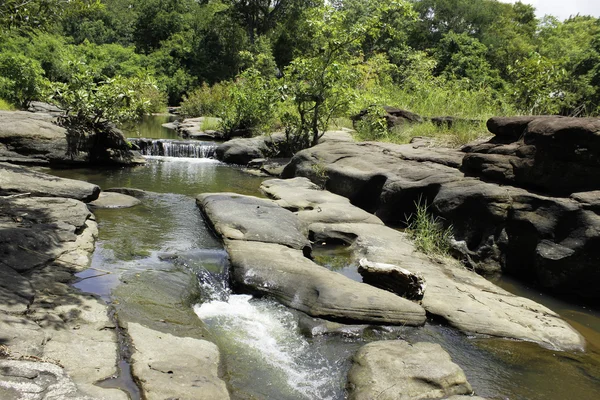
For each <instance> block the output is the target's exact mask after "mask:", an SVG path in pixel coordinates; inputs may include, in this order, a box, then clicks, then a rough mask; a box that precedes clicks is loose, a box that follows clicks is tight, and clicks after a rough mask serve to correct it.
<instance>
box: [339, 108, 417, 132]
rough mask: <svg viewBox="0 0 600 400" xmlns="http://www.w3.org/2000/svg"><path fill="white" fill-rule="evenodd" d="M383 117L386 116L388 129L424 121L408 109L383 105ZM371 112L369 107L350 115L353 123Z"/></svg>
mask: <svg viewBox="0 0 600 400" xmlns="http://www.w3.org/2000/svg"><path fill="white" fill-rule="evenodd" d="M382 108H383V111H384V113H383V118H385V121H386V124H387V127H388V129H390V128H393V127H395V126H402V125H405V124H414V123H421V122H423V118H421V116H419V115H417V114H415V113H413V112H410V111H407V110H402V109H399V108H396V107H390V106H383V107H382ZM368 113H369V109H368V108H367V109H364V110H361V111H360V112H359V113H358V114H356V115H353V116H351V117H350V119H351V120H352V123H353V124H356V123H357V122H359V121H361V120H363V119H364V118H365V116H366V115H367V114H368Z"/></svg>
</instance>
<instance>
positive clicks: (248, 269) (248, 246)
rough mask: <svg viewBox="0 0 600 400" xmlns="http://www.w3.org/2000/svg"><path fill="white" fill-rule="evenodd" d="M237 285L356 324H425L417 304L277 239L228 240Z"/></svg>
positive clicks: (245, 290) (295, 306) (291, 305)
mask: <svg viewBox="0 0 600 400" xmlns="http://www.w3.org/2000/svg"><path fill="white" fill-rule="evenodd" d="M226 248H227V251H228V252H229V256H230V259H231V268H232V276H231V277H232V280H233V281H234V284H235V286H236V287H237V288H238V289H240V290H242V291H244V292H250V293H253V294H258V295H269V296H272V297H274V298H275V299H277V300H278V301H279V302H281V303H282V304H285V305H287V306H288V307H291V308H294V309H297V310H300V311H302V312H305V313H307V314H309V315H311V316H314V317H321V318H327V319H332V320H337V321H352V322H358V323H377V324H388V325H404V324H406V325H412V326H414V325H422V324H423V323H424V322H425V312H424V310H423V309H422V308H421V307H420V306H419V305H417V304H415V303H413V302H411V301H409V300H406V299H403V298H401V297H398V296H396V295H394V294H392V293H389V292H387V291H384V290H381V289H377V288H375V287H372V286H370V285H365V284H362V283H359V282H355V281H353V280H351V279H349V278H346V277H345V276H343V275H341V274H338V273H336V272H332V271H329V270H328V269H326V268H323V267H321V266H320V265H317V264H315V263H313V262H312V261H310V260H309V259H307V258H306V257H304V255H303V254H302V253H301V252H300V251H298V250H294V249H290V248H288V247H284V246H282V245H279V244H271V243H253V242H247V241H244V240H228V241H227V242H226Z"/></svg>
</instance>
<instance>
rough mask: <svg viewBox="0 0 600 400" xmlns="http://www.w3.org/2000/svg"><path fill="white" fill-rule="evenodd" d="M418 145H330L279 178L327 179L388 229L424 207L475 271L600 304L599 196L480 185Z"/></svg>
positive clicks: (452, 158) (304, 155)
mask: <svg viewBox="0 0 600 400" xmlns="http://www.w3.org/2000/svg"><path fill="white" fill-rule="evenodd" d="M551 120H552V118H546V119H542V121H546V122H548V121H551ZM560 120H561V121H562V120H568V119H564V118H563V119H560ZM528 121H529V120H528ZM527 123H529V122H527ZM415 145H416V144H411V145H392V144H385V145H384V144H377V143H355V144H354V143H338V144H336V145H331V144H326V143H325V144H321V145H318V146H315V147H313V148H311V149H307V150H304V151H301V152H299V153H298V154H297V155H296V156H295V157H294V158H293V159H292V161H291V162H290V164H288V166H287V167H286V168H285V170H284V173H283V174H282V176H283V177H284V178H291V177H295V176H303V177H308V178H309V179H311V181H313V182H315V183H319V184H321V183H322V176H325V177H326V181H325V187H326V188H327V189H328V190H330V191H332V192H334V193H336V194H339V195H342V196H344V197H347V198H348V199H350V201H351V203H352V204H353V205H356V206H359V207H361V208H363V209H365V210H367V211H371V212H374V213H375V214H376V215H377V216H378V217H379V218H381V219H382V220H383V221H384V222H386V223H394V224H397V223H404V222H405V221H406V219H407V217H409V216H410V215H411V214H412V213H414V211H415V203H417V202H419V201H420V202H421V204H428V205H429V206H430V208H429V210H430V211H431V212H432V213H433V214H434V215H436V216H438V217H440V218H441V219H442V221H444V222H445V223H446V224H448V225H452V226H453V232H454V235H455V239H456V242H457V243H459V242H460V243H463V244H464V246H461V247H460V248H459V247H455V250H456V251H457V252H459V253H460V254H461V257H462V258H464V259H465V260H466V262H467V263H468V265H470V266H471V267H473V268H475V269H476V270H478V271H481V272H483V273H494V272H499V271H501V270H503V271H507V272H510V273H511V274H513V275H515V276H517V277H521V278H522V279H524V280H528V281H532V282H534V283H538V284H540V285H541V286H543V287H546V288H548V289H551V290H553V291H555V292H560V293H572V294H576V295H578V296H584V297H588V298H592V299H593V298H598V296H599V295H600V292H598V291H597V290H596V289H595V288H596V286H597V282H598V281H599V280H600V277H599V275H598V269H597V267H596V265H597V264H598V261H599V260H600V246H598V245H597V240H598V231H599V229H600V225H598V213H599V212H600V207H599V206H598V204H600V200H598V199H599V197H598V196H597V195H596V194H595V193H596V192H578V193H574V194H573V195H572V197H571V199H566V198H556V197H550V196H544V195H540V194H536V193H532V192H530V191H528V190H526V189H522V188H516V187H511V186H499V185H497V184H494V183H488V182H482V181H481V180H479V179H477V178H472V177H467V176H465V175H464V174H463V173H462V172H461V171H459V170H458V167H459V166H460V159H461V156H460V153H459V152H457V151H455V150H448V149H446V150H440V149H435V148H427V147H418V148H415ZM483 145H489V144H483ZM483 145H482V146H483ZM475 146H479V145H475ZM494 156H498V157H504V156H503V155H501V154H495V155H494ZM457 160H458V161H457ZM316 171H319V174H317V173H316ZM583 193H585V194H583ZM524 211H527V212H524ZM538 246H540V247H539V248H538ZM568 249H570V250H573V252H571V251H568Z"/></svg>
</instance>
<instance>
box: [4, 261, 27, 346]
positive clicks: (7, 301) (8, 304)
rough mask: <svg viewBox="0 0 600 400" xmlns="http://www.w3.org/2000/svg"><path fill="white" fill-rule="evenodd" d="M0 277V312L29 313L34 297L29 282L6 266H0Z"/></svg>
mask: <svg viewBox="0 0 600 400" xmlns="http://www.w3.org/2000/svg"><path fill="white" fill-rule="evenodd" d="M0 277H1V278H2V279H0V310H1V311H5V312H12V313H23V312H25V311H27V307H28V306H29V304H31V301H32V300H33V297H34V291H33V288H32V287H31V283H30V282H29V280H28V279H27V278H25V277H23V276H21V274H19V273H17V272H16V271H15V270H14V269H12V268H10V267H7V266H6V265H4V264H0ZM0 335H1V334H0Z"/></svg>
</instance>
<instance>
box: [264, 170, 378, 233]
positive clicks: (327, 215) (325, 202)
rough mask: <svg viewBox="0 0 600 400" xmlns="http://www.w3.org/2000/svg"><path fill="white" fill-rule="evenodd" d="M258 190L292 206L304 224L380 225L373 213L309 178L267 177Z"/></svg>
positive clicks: (288, 207) (285, 204)
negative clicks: (356, 223)
mask: <svg viewBox="0 0 600 400" xmlns="http://www.w3.org/2000/svg"><path fill="white" fill-rule="evenodd" d="M261 190H262V191H263V192H264V193H265V194H267V196H269V197H271V198H273V199H274V200H275V202H276V203H277V204H279V205H280V206H281V207H283V208H286V209H289V210H294V211H295V213H296V215H298V218H299V219H300V220H301V221H302V222H303V223H305V224H310V223H313V222H326V223H340V222H365V223H369V224H380V225H383V222H381V220H380V219H379V218H377V217H376V216H375V215H373V214H371V213H368V212H366V211H364V210H362V209H360V208H358V207H355V206H353V205H352V204H350V200H348V199H347V198H345V197H343V196H339V195H337V194H333V193H331V192H328V191H326V190H323V189H322V188H320V187H319V186H317V185H316V184H314V183H312V182H311V181H310V180H309V179H308V178H293V179H285V180H284V179H269V180H268V181H264V182H263V184H262V185H261Z"/></svg>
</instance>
